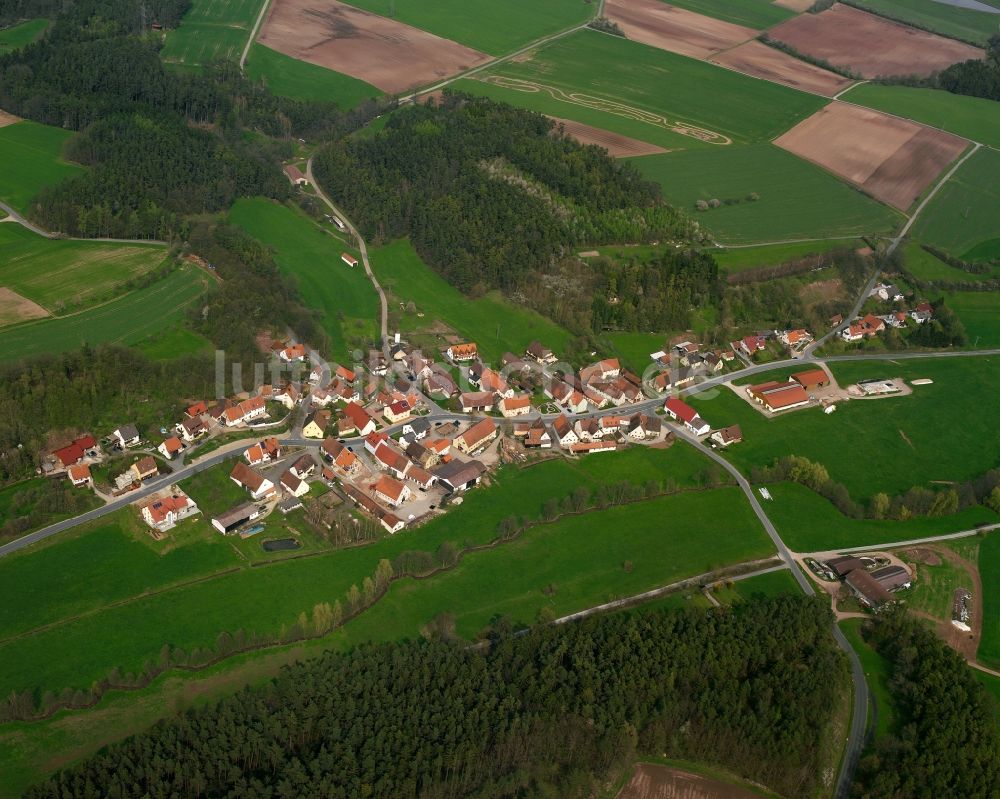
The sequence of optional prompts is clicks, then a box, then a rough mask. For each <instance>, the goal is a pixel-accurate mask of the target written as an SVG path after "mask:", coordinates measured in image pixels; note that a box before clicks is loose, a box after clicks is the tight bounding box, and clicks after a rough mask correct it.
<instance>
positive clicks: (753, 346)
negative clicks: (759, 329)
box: [730, 336, 767, 360]
mask: <svg viewBox="0 0 1000 799" xmlns="http://www.w3.org/2000/svg"><path fill="white" fill-rule="evenodd" d="M730 346H731V347H732V348H733V350H735V351H736V352H739V353H741V354H742V355H743V356H745V357H746V358H749V359H750V360H753V358H754V356H755V355H756V354H757V353H758V352H761V351H762V350H763V349H764V348H765V347H767V339H766V338H764V337H763V336H744V337H743V338H741V339H740V340H739V341H734V342H732V344H730Z"/></svg>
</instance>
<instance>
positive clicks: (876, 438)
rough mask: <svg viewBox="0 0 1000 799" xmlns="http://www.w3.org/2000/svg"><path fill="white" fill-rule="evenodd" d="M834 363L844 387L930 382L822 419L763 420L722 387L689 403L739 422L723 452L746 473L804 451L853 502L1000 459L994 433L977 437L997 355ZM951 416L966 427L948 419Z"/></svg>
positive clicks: (812, 412)
mask: <svg viewBox="0 0 1000 799" xmlns="http://www.w3.org/2000/svg"><path fill="white" fill-rule="evenodd" d="M831 367H832V369H833V373H834V375H835V376H836V378H837V380H838V382H839V383H840V384H841V385H842V386H844V385H849V384H850V383H853V382H856V381H857V380H859V379H863V378H882V377H905V378H907V379H909V380H912V379H914V378H931V379H933V380H934V384H933V385H928V386H916V387H915V388H914V393H913V394H912V395H910V396H901V397H887V398H884V399H876V400H853V401H847V402H840V403H838V405H837V412H836V413H834V414H831V415H829V416H828V415H826V414H824V413H823V412H822V411H821V410H820V409H819V408H806V409H804V410H796V411H792V412H789V413H786V414H783V415H778V416H777V417H774V418H767V417H765V416H764V415H763V414H761V413H759V412H757V411H756V410H754V409H753V408H751V407H750V406H749V405H748V404H747V403H746V402H745V401H744V400H743V399H741V398H740V397H737V396H736V395H735V394H733V393H732V392H730V391H729V390H728V389H720V390H719V391H718V396H717V397H716V398H714V399H708V398H706V399H694V400H692V403H693V404H694V405H695V406H696V407H697V408H698V409H699V411H700V412H701V415H702V416H703V417H704V418H705V420H706V421H708V422H709V423H710V424H711V425H712V426H713V427H723V426H725V425H729V424H734V423H738V424H740V425H741V426H742V428H743V442H742V443H740V444H737V445H735V446H732V447H730V448H728V449H727V450H726V457H728V458H729V459H731V460H732V462H733V463H734V464H736V465H737V466H739V467H740V468H741V469H743V470H744V471H749V469H750V468H751V467H752V466H753V465H760V466H763V465H768V464H770V463H772V462H774V461H775V460H776V459H778V458H780V457H781V456H783V455H802V456H805V457H807V458H809V459H811V460H813V461H817V462H819V463H822V464H823V465H825V466H826V467H827V469H828V471H829V473H830V476H831V477H832V478H833V479H835V480H838V481H840V482H842V483H844V485H846V486H847V488H848V490H849V491H850V492H851V496H852V497H854V499H856V500H859V501H860V500H865V499H868V498H870V497H871V496H872V495H873V494H875V493H877V492H879V491H884V492H886V493H889V494H896V493H900V492H904V491H906V490H907V489H909V488H910V487H911V486H914V485H926V486H931V485H933V484H934V483H933V481H942V480H943V481H952V480H967V479H971V478H973V477H976V476H978V475H980V474H983V473H984V472H986V471H987V470H989V469H993V468H995V467H997V465H1000V439H996V438H993V437H984V436H983V434H982V431H983V429H984V427H983V426H984V425H985V424H988V422H987V420H986V417H985V416H984V414H985V413H986V411H985V409H984V405H983V399H982V398H983V397H991V396H994V395H995V394H996V393H997V392H998V391H1000V368H998V367H1000V359H997V358H993V357H989V358H980V357H970V358H936V359H926V360H924V359H919V360H907V361H900V362H898V363H888V362H884V361H863V362H855V363H833V364H831ZM761 379H766V376H761ZM954 419H966V420H968V424H963V425H955V424H953V423H952V420H954ZM945 431H947V432H945ZM944 436H947V438H946V441H947V445H946V446H944V445H943V441H944V440H945V439H943V437H944ZM848 442H850V443H848ZM859 458H860V459H864V458H871V459H873V460H874V461H875V462H877V464H878V468H877V469H859V468H858V463H859Z"/></svg>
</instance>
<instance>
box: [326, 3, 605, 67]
mask: <svg viewBox="0 0 1000 799" xmlns="http://www.w3.org/2000/svg"><path fill="white" fill-rule="evenodd" d="M346 2H349V3H350V4H351V5H352V6H357V7H358V8H363V9H366V10H368V11H372V12H374V13H376V14H379V15H380V16H383V17H391V18H392V19H395V20H397V21H398V22H404V23H406V24H407V25H412V26H413V27H415V28H422V29H423V30H426V31H430V32H431V33H434V34H436V35H438V36H441V37H443V38H445V39H453V40H454V41H456V42H460V43H461V44H464V45H467V46H469V47H472V48H474V49H476V50H481V51H482V52H484V53H489V54H490V55H503V54H504V53H507V52H510V51H511V50H516V49H517V48H518V47H522V46H523V45H526V44H528V43H529V42H532V41H534V40H535V39H540V38H542V37H543V36H546V35H548V34H551V33H558V32H559V31H561V30H565V29H566V28H569V27H572V26H573V25H579V24H582V23H584V22H586V21H587V20H588V19H590V18H591V17H593V16H594V15H595V14H596V11H597V8H596V5H594V4H591V3H588V2H585V1H584V0H545V2H543V3H539V2H537V1H536V0H506V2H503V3H496V2H493V0H435V2H433V3H428V2H424V1H423V0H346Z"/></svg>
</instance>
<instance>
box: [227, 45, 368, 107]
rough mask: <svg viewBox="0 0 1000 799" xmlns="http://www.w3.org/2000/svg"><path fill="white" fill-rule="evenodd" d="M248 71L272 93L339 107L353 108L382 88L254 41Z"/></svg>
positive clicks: (247, 64) (248, 59)
mask: <svg viewBox="0 0 1000 799" xmlns="http://www.w3.org/2000/svg"><path fill="white" fill-rule="evenodd" d="M246 71H247V75H248V76H249V77H251V78H253V79H254V80H262V81H264V82H265V83H266V84H267V88H268V89H270V90H271V92H273V93H274V94H280V95H282V96H283V97H291V98H292V99H294V100H325V101H327V102H333V103H336V104H337V105H338V106H339V107H340V108H345V109H346V108H354V106H356V105H360V104H361V103H363V102H364V101H365V100H368V99H371V98H374V97H381V96H382V91H381V90H380V89H376V88H375V87H374V86H372V85H370V84H368V83H365V82H364V81H363V80H358V79H357V78H352V77H350V76H349V75H343V74H341V73H340V72H334V71H333V70H332V69H326V68H324V67H321V66H317V65H316V64H308V63H306V62H305V61H299V60H298V59H296V58H292V57H291V56H287V55H285V54H284V53H279V52H278V51H276V50H272V49H271V48H270V47H265V46H264V45H262V44H257V43H256V42H255V43H254V45H253V46H252V47H251V48H250V56H249V57H248V58H247V63H246Z"/></svg>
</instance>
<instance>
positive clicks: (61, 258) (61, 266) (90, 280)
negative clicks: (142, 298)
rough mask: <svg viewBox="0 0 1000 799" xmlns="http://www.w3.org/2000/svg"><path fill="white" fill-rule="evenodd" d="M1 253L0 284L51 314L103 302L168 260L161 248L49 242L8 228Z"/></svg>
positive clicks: (2, 231)
mask: <svg viewBox="0 0 1000 799" xmlns="http://www.w3.org/2000/svg"><path fill="white" fill-rule="evenodd" d="M0 251H2V252H3V263H2V264H0V285H3V286H6V287H7V288H10V289H13V290H14V291H16V292H17V293H18V294H20V295H21V296H23V297H27V298H28V299H29V300H33V301H34V302H37V303H38V304H39V305H41V306H42V307H44V308H45V309H46V310H48V311H50V312H51V313H53V314H61V313H64V312H66V311H69V310H76V309H78V308H81V307H86V306H87V305H90V304H92V303H93V302H95V301H100V300H102V299H106V298H108V297H110V296H112V295H113V294H114V293H115V290H116V289H118V288H120V287H121V286H122V285H123V284H124V283H127V282H128V281H129V280H131V279H133V278H136V277H139V276H141V275H143V274H145V273H147V272H149V271H151V270H153V269H155V268H156V267H157V266H159V265H160V264H162V263H163V262H164V261H165V260H166V257H167V251H166V248H164V247H162V246H159V245H152V244H151V245H138V244H137V245H129V244H111V243H106V242H84V241H68V240H52V239H46V238H43V237H42V236H39V235H37V234H35V233H32V232H31V231H30V230H28V229H27V228H24V227H21V226H20V225H12V224H5V225H0Z"/></svg>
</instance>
